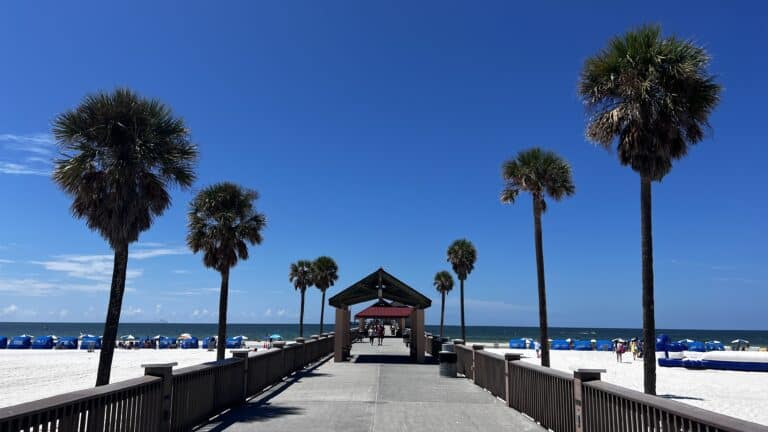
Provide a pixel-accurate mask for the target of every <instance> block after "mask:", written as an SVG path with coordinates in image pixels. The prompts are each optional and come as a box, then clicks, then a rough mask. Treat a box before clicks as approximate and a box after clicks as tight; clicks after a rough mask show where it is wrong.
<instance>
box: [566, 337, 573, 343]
mask: <svg viewBox="0 0 768 432" xmlns="http://www.w3.org/2000/svg"><path fill="white" fill-rule="evenodd" d="M565 341H566V342H568V343H571V342H573V339H571V338H568V339H566V340H565Z"/></svg>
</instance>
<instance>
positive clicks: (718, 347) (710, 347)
mask: <svg viewBox="0 0 768 432" xmlns="http://www.w3.org/2000/svg"><path fill="white" fill-rule="evenodd" d="M704 349H705V350H706V351H725V346H724V345H723V343H722V342H720V341H708V342H704Z"/></svg>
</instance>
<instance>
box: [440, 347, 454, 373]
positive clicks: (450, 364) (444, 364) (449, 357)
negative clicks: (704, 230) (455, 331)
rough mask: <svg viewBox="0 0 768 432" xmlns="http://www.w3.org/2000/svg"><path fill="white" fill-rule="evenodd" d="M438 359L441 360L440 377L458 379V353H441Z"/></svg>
mask: <svg viewBox="0 0 768 432" xmlns="http://www.w3.org/2000/svg"><path fill="white" fill-rule="evenodd" d="M438 359H439V360H440V376H442V377H448V378H456V353H455V352H450V351H440V354H438Z"/></svg>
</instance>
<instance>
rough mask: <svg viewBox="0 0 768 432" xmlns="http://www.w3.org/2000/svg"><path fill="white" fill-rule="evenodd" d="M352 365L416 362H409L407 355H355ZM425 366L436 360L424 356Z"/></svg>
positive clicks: (434, 362) (411, 361)
mask: <svg viewBox="0 0 768 432" xmlns="http://www.w3.org/2000/svg"><path fill="white" fill-rule="evenodd" d="M351 361H352V363H364V364H365V363H368V364H415V363H416V362H415V361H413V360H411V357H410V356H407V355H392V354H357V355H355V356H353V358H352V360H351ZM424 363H425V364H437V360H436V359H435V358H434V357H432V356H429V355H425V356H424Z"/></svg>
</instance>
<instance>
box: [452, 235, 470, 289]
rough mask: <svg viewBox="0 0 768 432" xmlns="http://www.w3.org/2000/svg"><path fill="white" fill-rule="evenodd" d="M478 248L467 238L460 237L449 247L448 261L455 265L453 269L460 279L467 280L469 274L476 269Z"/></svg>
mask: <svg viewBox="0 0 768 432" xmlns="http://www.w3.org/2000/svg"><path fill="white" fill-rule="evenodd" d="M475 261H477V250H476V249H475V246H474V245H473V244H472V242H470V241H469V240H467V239H459V240H456V241H454V242H453V243H451V245H450V246H449V247H448V262H449V263H451V265H452V266H453V271H454V272H455V273H456V276H458V278H459V280H466V279H467V275H469V274H470V273H472V270H474V269H475Z"/></svg>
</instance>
